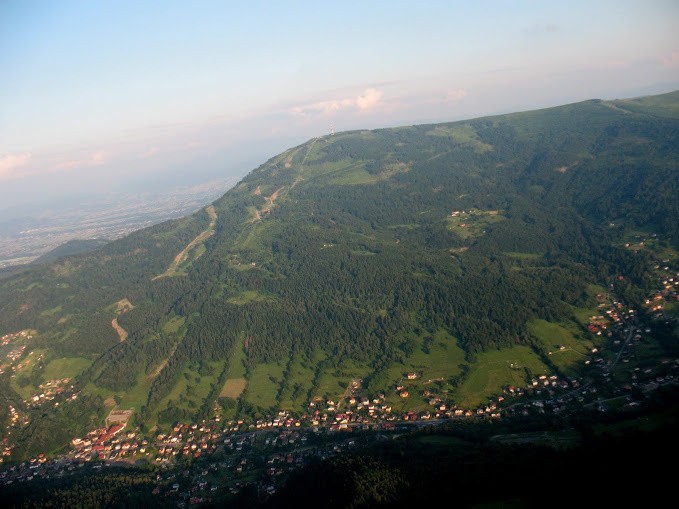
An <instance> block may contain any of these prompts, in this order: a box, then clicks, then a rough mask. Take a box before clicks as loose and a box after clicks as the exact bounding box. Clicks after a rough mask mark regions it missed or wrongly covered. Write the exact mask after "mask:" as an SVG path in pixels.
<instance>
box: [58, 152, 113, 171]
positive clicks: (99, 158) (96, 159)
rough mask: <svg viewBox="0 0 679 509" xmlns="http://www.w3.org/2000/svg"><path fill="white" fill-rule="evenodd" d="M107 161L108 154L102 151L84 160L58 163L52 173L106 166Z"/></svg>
mask: <svg viewBox="0 0 679 509" xmlns="http://www.w3.org/2000/svg"><path fill="white" fill-rule="evenodd" d="M107 160H108V158H107V155H106V153H105V152H104V151H102V150H100V151H98V152H94V153H93V154H92V155H90V156H89V157H86V158H83V159H71V160H69V161H64V162H61V163H57V164H55V165H54V166H52V167H51V168H50V171H62V170H72V169H75V168H85V167H89V166H101V165H103V164H105V163H106V161H107Z"/></svg>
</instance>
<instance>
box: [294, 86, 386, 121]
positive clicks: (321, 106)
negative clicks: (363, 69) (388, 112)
mask: <svg viewBox="0 0 679 509" xmlns="http://www.w3.org/2000/svg"><path fill="white" fill-rule="evenodd" d="M383 96H384V92H382V91H381V90H378V89H376V88H367V89H365V90H364V91H363V92H362V93H360V94H359V95H358V96H356V97H344V98H340V99H329V100H326V101H318V102H315V103H311V104H307V105H303V106H297V107H295V108H293V109H292V114H293V115H301V116H305V115H313V114H319V113H320V114H323V115H332V114H333V113H336V112H338V111H340V110H354V111H358V112H359V113H366V112H369V111H372V110H374V109H376V108H378V107H379V106H381V105H382V97H383Z"/></svg>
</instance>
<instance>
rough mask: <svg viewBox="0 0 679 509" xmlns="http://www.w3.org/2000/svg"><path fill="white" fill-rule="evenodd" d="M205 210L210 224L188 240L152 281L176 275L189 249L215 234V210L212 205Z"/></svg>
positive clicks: (186, 257)
mask: <svg viewBox="0 0 679 509" xmlns="http://www.w3.org/2000/svg"><path fill="white" fill-rule="evenodd" d="M205 211H206V212H207V214H208V216H210V224H209V225H208V227H207V229H206V230H205V231H202V232H200V233H199V234H198V235H197V236H196V238H195V239H193V240H192V241H191V242H189V243H188V244H187V245H186V247H185V248H184V249H182V250H181V251H180V252H179V254H177V256H175V257H174V260H172V263H171V264H170V266H169V267H168V268H167V270H166V271H165V272H163V273H162V274H160V275H158V276H156V277H154V278H153V279H152V281H155V280H156V279H160V278H161V277H170V276H174V275H176V273H177V269H179V266H180V265H181V264H182V263H184V262H185V261H186V260H187V259H188V256H189V251H191V249H193V248H194V247H196V246H197V245H198V244H200V243H202V242H205V241H206V240H207V239H208V238H210V237H212V236H213V235H214V234H215V225H216V224H217V212H215V207H214V205H210V206H209V207H206V208H205Z"/></svg>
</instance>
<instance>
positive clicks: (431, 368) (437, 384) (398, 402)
mask: <svg viewBox="0 0 679 509" xmlns="http://www.w3.org/2000/svg"><path fill="white" fill-rule="evenodd" d="M423 343H424V341H423V339H422V338H419V339H418V342H417V346H416V347H415V348H414V349H413V352H412V354H411V355H409V356H407V357H406V358H405V359H404V361H405V362H404V363H397V364H392V365H391V366H390V367H389V368H388V370H387V373H386V381H387V382H388V387H387V389H388V392H387V393H386V396H387V402H388V403H390V404H391V405H392V407H393V408H395V409H397V410H424V409H425V408H427V405H428V400H429V398H428V397H426V398H425V397H422V393H423V392H424V391H425V390H428V391H430V392H432V393H435V394H440V393H447V392H449V391H450V390H452V386H451V385H450V384H449V379H450V378H451V377H454V376H457V375H459V374H460V373H461V371H462V369H461V366H462V365H464V364H466V363H465V358H464V351H463V350H462V349H461V348H460V347H459V346H458V344H457V340H456V338H454V337H453V336H451V335H450V334H448V333H447V332H445V331H443V330H439V331H437V332H436V333H435V334H434V335H433V336H432V338H431V340H430V341H429V345H428V347H425V346H424V344H423ZM425 348H426V349H428V353H427V352H426V351H425ZM407 373H415V374H416V375H417V378H416V379H415V380H408V379H407V377H406V374H407ZM396 385H403V387H404V389H405V390H406V391H408V393H409V394H410V396H409V397H408V398H407V400H406V399H403V398H401V397H400V396H399V395H398V393H397V392H396V391H395V386H396Z"/></svg>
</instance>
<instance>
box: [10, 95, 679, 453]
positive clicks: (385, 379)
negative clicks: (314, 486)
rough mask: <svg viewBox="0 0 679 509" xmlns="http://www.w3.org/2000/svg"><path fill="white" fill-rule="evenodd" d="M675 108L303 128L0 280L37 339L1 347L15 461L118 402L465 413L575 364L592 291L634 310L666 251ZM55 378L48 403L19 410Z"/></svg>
mask: <svg viewBox="0 0 679 509" xmlns="http://www.w3.org/2000/svg"><path fill="white" fill-rule="evenodd" d="M678 108H679V93H677V92H675V93H672V94H666V95H664V96H655V97H650V98H641V99H636V100H621V101H599V100H593V101H587V102H583V103H577V104H571V105H566V106H561V107H557V108H550V109H545V110H539V111H533V112H525V113H517V114H511V115H502V116H495V117H489V118H481V119H475V120H469V121H462V122H455V123H447V124H437V125H420V126H409V127H401V128H394V129H381V130H374V131H354V132H344V133H338V134H335V135H329V136H323V137H319V138H315V139H312V140H310V141H309V142H307V143H305V144H303V145H300V146H298V147H295V148H292V149H290V150H288V151H286V152H284V153H283V154H281V155H279V156H277V157H274V158H273V159H271V160H269V161H267V162H266V163H265V164H263V165H262V166H260V167H259V168H257V169H255V170H254V171H252V172H251V173H250V174H249V175H248V176H246V177H245V178H244V179H243V180H242V181H241V182H240V183H239V184H238V185H236V186H235V187H234V188H233V189H232V190H230V191H229V192H227V193H226V194H225V195H224V196H223V197H222V198H220V199H219V200H217V201H216V202H214V204H213V205H211V206H210V207H207V208H206V209H203V210H201V211H200V212H198V213H196V214H194V215H192V216H189V217H186V218H183V219H181V220H177V221H170V222H166V223H163V224H160V225H157V226H154V227H151V228H148V229H145V230H142V231H139V232H136V233H134V234H132V235H130V236H128V237H126V238H123V239H120V240H117V241H114V242H111V243H109V244H107V245H105V246H103V247H101V248H100V249H98V250H97V251H96V252H93V253H87V254H80V255H75V256H70V257H67V258H63V259H60V260H57V261H55V262H53V263H51V264H49V265H46V266H43V267H37V268H35V269H32V270H30V271H28V272H25V273H22V274H19V275H16V276H13V277H11V278H7V279H4V280H0V334H9V333H15V332H18V331H22V330H30V331H32V333H31V334H30V336H31V338H30V339H27V338H26V336H17V337H12V338H11V339H10V341H9V342H8V343H7V344H6V345H5V346H3V347H2V348H7V349H11V348H13V349H14V350H12V351H15V352H18V353H17V355H16V356H15V357H16V358H15V359H13V360H12V361H11V362H10V361H7V362H6V361H5V360H3V363H4V364H3V371H4V373H3V375H2V376H1V377H0V384H1V386H0V393H1V394H3V396H2V401H1V402H0V406H1V407H2V408H0V419H2V420H3V421H6V422H11V423H12V424H13V426H14V427H13V428H11V429H12V430H13V431H12V440H11V442H12V443H16V444H19V448H18V449H17V450H16V453H17V454H31V453H35V452H36V451H42V452H44V451H50V450H57V449H59V448H60V447H63V446H64V445H65V444H66V443H67V441H68V439H70V438H71V437H72V436H75V435H77V434H80V433H83V432H84V431H86V430H88V429H90V428H91V427H93V426H96V425H100V424H101V423H103V420H104V417H105V416H106V415H107V414H108V412H109V411H110V410H112V409H114V408H119V409H133V410H134V414H133V420H134V422H136V423H137V424H138V425H139V426H141V427H142V429H146V430H148V429H151V428H152V427H154V426H156V425H158V426H160V427H161V428H167V426H169V425H170V424H171V423H173V422H175V421H177V420H187V421H188V420H193V421H197V420H200V419H204V418H208V417H214V416H215V415H220V416H222V417H223V418H225V419H234V418H236V417H239V418H252V419H256V418H261V417H264V416H267V415H273V414H274V413H275V412H277V411H278V410H279V409H280V410H287V411H290V412H292V413H294V414H297V415H301V414H304V413H306V412H308V411H309V409H310V403H313V404H314V406H312V407H311V408H312V409H313V408H314V407H315V406H316V405H326V402H327V401H328V400H334V401H337V402H338V403H339V404H340V405H342V404H344V405H346V404H347V403H346V402H344V403H343V402H342V401H344V399H343V398H346V397H347V396H350V395H356V397H357V398H359V399H360V398H361V397H369V398H375V397H378V395H379V394H383V395H384V398H382V399H383V400H384V401H385V405H389V406H390V407H392V408H393V409H394V411H400V412H406V411H413V412H422V411H425V410H427V409H430V408H432V405H431V401H432V400H433V401H435V402H436V405H438V404H439V403H445V404H447V405H458V406H459V407H460V408H464V409H470V408H472V409H473V408H475V407H476V406H478V405H481V404H485V403H486V402H487V401H488V398H491V397H494V398H496V397H497V396H499V395H501V394H502V393H503V392H502V391H503V389H504V388H506V387H507V386H510V385H511V386H521V385H525V384H526V383H528V382H529V381H530V380H531V379H532V378H535V377H538V376H539V375H554V376H558V377H560V378H568V377H576V376H577V377H583V376H584V377H586V376H587V373H586V372H583V371H582V369H584V368H583V359H584V358H585V357H586V355H587V354H588V352H589V351H590V350H591V349H592V348H595V347H597V346H598V347H601V345H602V341H603V340H604V338H603V337H598V336H595V335H593V334H590V333H589V332H588V330H587V326H588V324H589V317H590V316H591V315H592V314H598V312H597V306H598V305H600V304H601V303H602V302H603V301H604V300H607V299H609V298H611V299H612V298H616V299H620V300H624V301H625V302H627V303H628V304H629V305H634V306H636V305H637V304H641V303H642V302H643V299H644V298H645V297H646V296H647V295H648V292H650V291H651V290H652V289H653V288H654V287H653V282H654V280H653V272H652V267H653V264H654V260H655V258H656V257H657V256H661V258H663V259H667V260H671V262H672V263H674V261H675V260H676V251H675V249H676V246H677V242H678V241H679V220H678V219H679V201H677V200H676V190H677V189H678V188H679V186H678V185H677V184H678V183H679V182H678V180H679V173H678V172H677V161H678V160H679V157H678V155H679V154H678V152H679V118H678V116H677V114H676V112H677V111H678ZM636 236H642V237H643V239H645V240H644V242H645V243H644V244H643V248H641V247H639V246H640V245H639V241H638V240H636V239H637V237H636ZM639 238H641V237H639ZM635 242H636V244H635ZM630 244H633V245H632V246H631V247H630ZM635 246H636V247H635ZM668 263H670V262H668ZM619 277H623V279H620V278H619ZM614 278H617V279H615V280H616V281H617V282H616V285H615V288H613V287H611V286H610V284H611V281H613V280H614ZM609 289H610V291H614V292H615V294H614V295H607V293H606V292H608V291H609ZM555 338H558V339H555ZM661 339H662V338H655V339H654V338H650V339H649V340H648V341H649V345H650V346H649V349H650V350H649V351H653V352H656V354H655V355H656V356H658V355H660V353H658V352H665V350H663V348H664V346H663V343H662V341H661ZM564 345H567V350H568V352H571V354H564V355H563V356H561V357H558V358H555V357H553V356H551V350H553V349H558V348H559V347H560V346H564ZM22 347H24V348H23V349H22ZM654 349H655V350H654ZM7 352H9V350H7ZM7 352H5V350H3V351H2V353H3V356H4V355H5V354H6V353H7ZM665 353H666V352H665ZM408 373H412V375H413V376H412V377H408V376H407V374H408ZM409 378H411V379H409ZM64 379H68V380H67V381H64ZM48 382H50V383H51V384H50V385H51V386H52V387H54V386H60V387H62V390H61V391H58V395H57V396H55V398H56V399H53V400H50V401H49V402H47V403H45V404H43V403H41V402H40V401H37V402H36V403H35V404H33V403H29V404H26V403H23V402H22V400H29V401H31V400H32V398H33V397H34V396H35V395H37V394H40V393H41V392H44V387H45V386H46V384H48ZM397 385H398V386H402V389H400V390H399V391H398V392H397V391H395V390H394V388H395V386H397ZM71 386H73V387H72V388H71ZM64 389H65V390H64ZM404 393H406V394H405V395H404ZM73 395H75V397H73ZM59 398H61V399H59ZM54 401H56V402H60V401H63V403H62V404H61V406H59V407H55V406H54V403H53V402H54ZM327 404H328V405H329V403H327ZM9 405H12V408H13V409H15V410H14V412H18V414H17V415H19V417H16V419H15V418H14V417H13V414H12V411H10V410H9ZM10 420H11V421H10ZM22 423H24V424H22ZM3 424H5V422H3ZM2 429H3V433H5V436H7V435H6V433H7V430H6V428H5V426H4V425H3V426H2Z"/></svg>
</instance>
